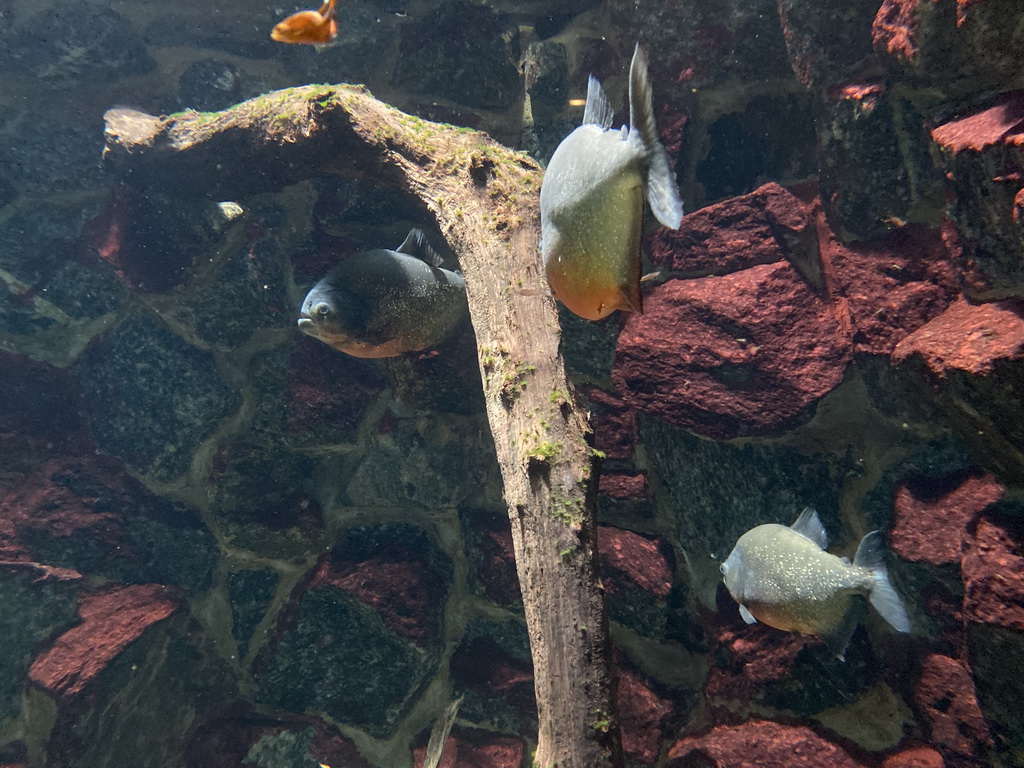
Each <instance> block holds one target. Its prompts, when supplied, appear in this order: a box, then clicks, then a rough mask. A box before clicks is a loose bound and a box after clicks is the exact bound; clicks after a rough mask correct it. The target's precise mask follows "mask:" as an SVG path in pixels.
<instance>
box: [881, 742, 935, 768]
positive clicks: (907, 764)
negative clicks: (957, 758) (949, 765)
mask: <svg viewBox="0 0 1024 768" xmlns="http://www.w3.org/2000/svg"><path fill="white" fill-rule="evenodd" d="M945 764H946V762H945V761H944V760H943V759H942V755H941V754H940V753H939V752H936V751H935V750H934V749H932V748H931V747H925V746H914V747H908V748H906V749H901V750H900V751H899V752H897V753H896V754H893V755H889V756H888V757H887V758H885V760H883V761H882V768H943V766H945Z"/></svg>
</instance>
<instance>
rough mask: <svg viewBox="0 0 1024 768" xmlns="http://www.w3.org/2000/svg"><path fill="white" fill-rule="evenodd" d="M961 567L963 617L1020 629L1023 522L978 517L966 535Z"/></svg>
mask: <svg viewBox="0 0 1024 768" xmlns="http://www.w3.org/2000/svg"><path fill="white" fill-rule="evenodd" d="M961 570H962V572H963V577H964V618H965V619H967V620H969V621H975V622H978V623H982V624H995V625H997V626H1000V627H1007V628H1008V629H1012V630H1015V631H1017V632H1024V524H1022V523H1021V521H1019V520H1015V519H1012V518H1002V517H1001V518H998V519H990V518H988V517H982V518H980V519H979V520H978V522H977V524H976V526H975V527H974V531H973V532H972V535H971V536H970V537H969V538H968V539H967V547H966V551H965V552H964V556H963V561H962V564H961Z"/></svg>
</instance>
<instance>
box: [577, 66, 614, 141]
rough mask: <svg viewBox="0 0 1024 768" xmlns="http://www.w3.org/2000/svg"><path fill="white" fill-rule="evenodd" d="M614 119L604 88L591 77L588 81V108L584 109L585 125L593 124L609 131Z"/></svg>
mask: <svg viewBox="0 0 1024 768" xmlns="http://www.w3.org/2000/svg"><path fill="white" fill-rule="evenodd" d="M613 119H614V112H613V111H612V105H611V104H609V103H608V97H607V96H606V95H605V93H604V88H602V87H601V83H599V82H598V81H597V78H596V77H594V76H593V75H591V76H590V79H589V80H588V81H587V106H586V107H585V108H584V109H583V125H587V124H588V123H593V124H595V125H600V126H601V127H602V128H604V129H605V130H607V129H609V128H611V127H612V120H613Z"/></svg>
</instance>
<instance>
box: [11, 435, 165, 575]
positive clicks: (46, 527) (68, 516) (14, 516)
mask: <svg viewBox="0 0 1024 768" xmlns="http://www.w3.org/2000/svg"><path fill="white" fill-rule="evenodd" d="M166 505H167V502H166V501H165V500H162V499H159V498H157V497H154V496H151V495H150V494H149V493H148V491H146V490H145V489H144V488H143V487H142V486H141V485H140V484H139V483H138V482H136V481H135V480H133V479H132V478H130V477H129V476H128V475H127V474H125V472H124V467H123V465H122V464H121V463H120V462H118V461H117V460H115V459H112V458H109V457H107V456H102V455H96V456H87V457H83V458H75V459H54V460H51V461H47V462H45V463H44V464H41V465H40V466H39V467H38V468H37V469H36V470H35V471H34V472H33V473H32V474H30V475H28V476H27V477H26V478H25V479H24V480H23V481H22V482H21V483H19V484H18V485H17V486H16V487H15V488H13V489H12V490H11V492H10V493H8V494H7V495H6V496H5V497H3V498H0V553H2V556H3V557H6V558H9V557H15V559H27V560H32V559H33V558H34V555H33V554H32V552H31V547H29V546H27V545H25V544H23V541H28V540H32V539H33V538H35V537H37V536H39V535H40V534H42V535H44V536H45V537H47V538H53V539H71V538H75V539H84V538H88V539H89V540H90V541H91V548H92V549H95V550H96V551H97V552H99V553H105V554H107V555H109V556H114V555H115V554H116V556H117V557H118V558H121V559H129V558H132V557H135V556H137V547H136V546H135V545H134V544H133V542H132V541H131V539H130V537H129V535H128V533H127V531H126V529H125V517H126V516H130V515H134V514H145V512H146V511H147V510H148V509H150V508H153V509H156V510H162V509H163V508H164V507H165V506H166Z"/></svg>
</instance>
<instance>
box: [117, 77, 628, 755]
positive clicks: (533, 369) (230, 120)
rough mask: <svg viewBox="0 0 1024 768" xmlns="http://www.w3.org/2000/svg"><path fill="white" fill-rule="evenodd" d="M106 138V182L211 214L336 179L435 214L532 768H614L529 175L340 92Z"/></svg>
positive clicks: (564, 398) (604, 663) (578, 462)
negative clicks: (513, 568)
mask: <svg viewBox="0 0 1024 768" xmlns="http://www.w3.org/2000/svg"><path fill="white" fill-rule="evenodd" d="M106 138H107V146H106V150H105V158H106V160H107V162H108V164H109V165H110V166H111V167H112V168H113V169H115V170H116V171H117V172H118V173H119V175H121V176H122V177H124V178H126V179H128V180H130V181H131V183H133V184H134V185H141V186H145V185H149V186H154V185H155V184H158V185H159V187H160V191H162V192H165V193H168V192H170V193H174V192H179V193H181V192H185V191H187V192H189V193H190V194H193V195H194V194H196V193H205V194H207V195H210V196H211V197H213V198H214V199H218V200H222V199H230V198H231V197H232V196H233V195H234V194H238V193H240V191H242V190H244V192H245V194H253V193H254V192H258V191H261V190H263V189H275V188H278V187H279V186H281V185H282V184H287V183H291V182H296V181H299V180H301V179H305V178H309V177H311V176H315V175H319V174H323V173H324V172H337V173H343V174H355V175H359V176H363V177H370V178H373V179H374V180H375V181H376V182H378V183H380V184H382V185H389V186H393V187H399V188H402V189H405V190H407V191H409V192H410V193H411V194H413V195H415V196H416V197H418V198H419V199H420V200H421V201H422V202H423V203H424V204H425V205H426V206H427V207H428V208H429V209H430V210H431V211H432V212H433V214H434V215H435V216H436V218H437V221H438V225H439V227H440V230H441V232H442V233H443V234H444V236H445V237H446V238H447V240H448V242H449V244H450V245H451V247H452V248H453V249H454V251H455V253H456V254H457V255H458V257H459V263H460V266H461V268H462V270H463V272H464V275H465V278H466V286H467V293H468V298H469V308H470V313H471V317H472V321H473V327H474V330H475V332H476V338H477V346H478V353H479V355H478V356H479V364H480V371H481V375H482V378H483V381H484V389H485V396H486V400H487V414H488V419H489V422H490V427H491V432H492V434H493V436H494V442H495V447H496V450H497V456H498V461H499V463H500V466H501V470H502V475H503V478H504V493H505V499H506V501H507V502H508V508H509V515H510V518H511V522H512V531H513V539H514V544H515V551H516V562H517V568H518V573H519V581H520V585H521V588H522V592H523V602H524V604H525V610H526V619H527V624H528V629H529V633H530V644H531V649H532V655H533V663H534V675H535V681H536V683H535V685H536V696H537V709H538V714H539V733H538V745H537V753H536V757H535V764H536V765H539V766H545V767H546V766H554V765H557V766H559V767H560V768H597V767H598V766H612V765H620V764H621V762H622V758H621V751H620V744H619V742H620V740H619V734H618V726H617V724H616V721H615V718H614V716H613V711H612V707H613V690H612V681H611V676H610V671H609V660H608V642H607V619H606V616H605V613H604V603H603V596H602V594H601V590H600V587H599V582H598V579H597V558H596V555H597V547H596V529H595V521H594V495H595V486H596V466H595V462H596V458H595V453H594V451H593V450H592V449H591V447H590V445H589V438H590V431H589V426H588V424H587V421H586V418H585V417H584V416H583V415H582V412H581V409H580V408H579V406H578V405H577V403H576V400H575V398H574V396H573V394H572V392H571V390H570V388H569V384H568V382H567V379H566V374H565V369H564V365H563V361H562V358H561V355H560V353H559V336H560V334H559V324H558V317H557V314H556V311H555V306H554V303H553V300H552V299H551V298H550V296H549V294H548V292H547V291H546V290H544V289H543V284H542V281H543V278H542V277H541V271H540V263H539V253H538V249H537V246H538V243H539V234H540V232H539V213H538V192H539V188H540V181H541V171H540V169H539V168H538V167H537V165H536V164H535V163H534V162H533V161H532V160H530V159H529V158H528V157H526V156H525V155H521V154H517V153H514V152H512V151H511V150H508V149H506V148H504V147H502V146H501V145H499V144H496V143H495V142H493V141H492V140H491V139H489V138H488V137H487V136H486V135H484V134H482V133H479V132H476V131H469V130H466V129H459V128H454V127H451V126H445V125H439V124H435V123H430V122H426V121H423V120H420V119H418V118H415V117H411V116H409V115H406V114H404V113H402V112H399V111H398V110H395V109H393V108H391V107H388V106H387V105H384V104H382V103H381V102H379V101H377V100H375V99H374V98H373V97H372V96H371V95H370V94H369V93H368V92H367V91H365V90H364V89H360V88H356V87H350V86H307V87H303V88H295V89H289V90H287V91H280V92H277V93H275V94H270V95H268V96H264V97H260V98H258V99H253V100H251V101H249V102H245V103H243V104H240V105H238V106H237V107H234V108H232V109H230V110H226V111H224V112H221V113H213V114H210V113H194V112H188V113H182V114H179V115H176V116H172V117H166V118H155V117H151V116H148V115H143V114H141V113H137V112H131V111H128V110H111V111H110V112H108V113H107V127H106ZM154 182H155V184H154Z"/></svg>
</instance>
